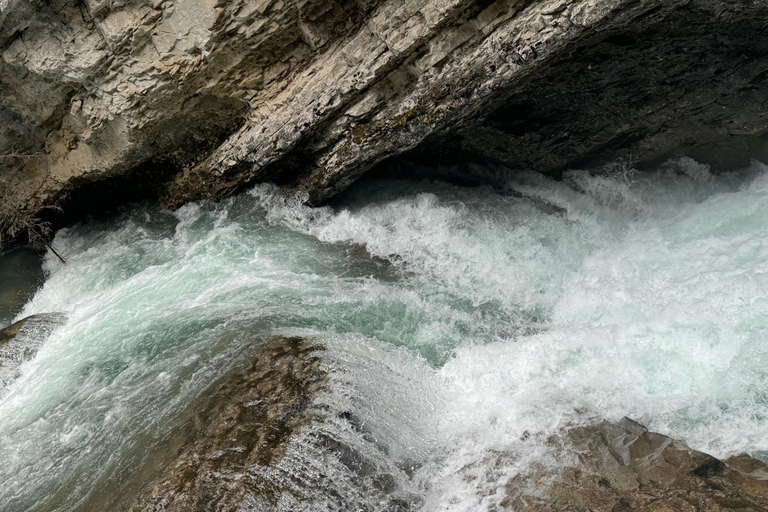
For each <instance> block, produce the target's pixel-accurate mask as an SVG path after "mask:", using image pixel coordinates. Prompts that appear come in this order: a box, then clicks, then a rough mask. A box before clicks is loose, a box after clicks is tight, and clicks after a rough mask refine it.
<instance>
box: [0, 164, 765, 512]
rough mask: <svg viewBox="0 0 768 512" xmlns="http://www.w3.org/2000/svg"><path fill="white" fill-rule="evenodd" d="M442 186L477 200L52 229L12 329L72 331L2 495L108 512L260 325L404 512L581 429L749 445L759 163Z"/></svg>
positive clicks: (133, 215) (12, 423)
mask: <svg viewBox="0 0 768 512" xmlns="http://www.w3.org/2000/svg"><path fill="white" fill-rule="evenodd" d="M417 171H418V170H416V169H413V170H412V174H418V172H417ZM452 174H454V175H455V174H461V175H474V176H480V178H481V181H482V182H483V183H486V185H483V186H474V187H468V186H460V185H456V184H452V183H451V180H450V179H447V181H446V180H440V179H434V177H432V178H423V179H411V180H405V179H400V180H396V179H389V180H383V179H382V180H369V181H366V182H364V183H361V184H359V185H357V186H356V187H355V188H354V189H353V190H352V191H350V192H349V193H347V194H346V195H345V196H344V197H343V198H341V199H340V200H339V201H338V202H337V204H335V205H334V206H333V207H324V208H309V207H306V206H303V205H302V204H301V198H295V199H286V198H285V197H283V196H282V195H281V194H280V193H279V192H278V191H277V190H276V189H275V188H274V187H272V186H269V185H260V186H257V187H256V188H254V189H253V190H251V191H250V192H248V193H245V194H242V195H240V196H238V197H234V198H230V199H228V200H226V201H222V202H221V203H218V204H212V203H207V202H202V203H194V204H189V205H187V206H184V207H183V208H181V209H180V210H178V211H177V212H173V213H172V212H168V211H163V210H161V209H158V208H156V207H153V206H148V205H136V206H130V207H127V208H125V209H124V211H123V212H122V213H120V214H118V215H114V216H111V217H108V218H102V219H99V220H92V221H89V222H86V223H82V224H79V225H76V226H74V227H71V228H67V229H64V230H61V231H60V232H59V233H57V236H56V239H55V241H54V243H55V246H56V247H57V249H58V250H59V252H60V253H62V254H64V255H66V257H67V260H68V263H67V264H66V265H63V264H61V262H59V261H58V260H57V259H56V258H55V257H53V256H51V255H49V256H48V257H47V258H46V261H45V270H46V272H47V273H48V277H47V280H46V281H45V284H44V286H43V288H42V289H41V290H40V291H39V292H38V293H37V294H36V295H35V296H34V298H33V299H32V300H31V301H30V302H29V303H28V304H27V305H26V306H25V308H24V310H23V311H22V312H21V313H20V314H19V315H18V318H21V317H23V316H27V315H30V314H35V313H43V312H58V313H63V314H65V315H66V318H67V320H66V322H65V323H64V325H62V326H61V327H59V328H57V329H56V330H55V331H54V332H53V333H52V334H51V336H50V337H49V338H48V339H47V340H46V342H45V343H44V344H43V345H42V347H41V348H40V351H39V352H38V354H37V356H36V357H35V358H34V359H33V360H32V361H29V362H28V363H25V365H24V366H23V373H22V376H21V378H19V379H18V380H17V381H15V382H14V383H13V384H12V385H11V387H10V388H9V389H7V390H5V391H3V395H2V396H0V418H2V420H1V421H0V461H1V462H2V463H1V464H0V503H6V504H8V505H7V506H8V507H10V508H8V510H10V511H14V512H15V511H32V510H34V511H49V510H50V511H53V510H57V511H59V510H61V511H69V510H77V509H78V507H86V506H91V507H93V506H95V505H94V504H100V505H102V506H103V504H108V503H110V499H112V497H114V496H115V495H118V494H120V493H121V492H124V491H125V489H126V488H127V487H126V486H128V485H129V483H128V482H130V481H131V479H132V478H133V477H134V476H135V474H136V473H137V472H138V471H139V470H140V469H141V468H142V467H143V465H144V464H145V461H146V460H147V457H148V456H149V454H150V453H151V451H152V448H153V447H154V446H155V445H157V444H158V443H159V442H161V440H162V439H163V437H164V436H165V435H166V434H167V433H168V432H169V431H170V429H171V428H172V427H173V425H174V422H175V421H176V420H177V418H178V417H179V415H180V414H182V413H183V411H185V410H187V409H188V408H189V406H190V404H192V403H194V402H195V400H196V399H197V398H198V397H200V396H201V394H203V393H204V392H205V390H206V388H207V386H208V385H210V383H211V382H213V381H214V380H215V379H216V378H218V377H220V376H221V375H223V374H225V373H226V372H227V371H228V370H229V369H231V368H233V367H234V366H235V365H237V364H238V363H239V362H240V361H242V360H243V358H244V357H246V356H247V353H248V350H249V348H252V347H253V346H254V344H256V343H258V342H259V340H264V339H266V338H267V337H269V336H270V335H274V334H291V335H294V334H295V335H303V336H313V337H316V338H318V339H319V340H321V341H323V342H324V343H325V344H326V345H327V346H328V356H327V362H326V363H325V364H326V365H327V366H328V368H329V369H333V374H334V375H336V377H334V379H335V381H334V384H333V389H334V391H333V392H332V393H331V394H330V395H328V396H326V397H324V398H323V400H327V401H329V403H330V405H329V406H332V407H336V408H338V409H339V410H342V409H343V410H353V411H354V412H355V415H356V416H357V417H359V418H361V419H360V421H362V422H363V423H364V424H365V425H366V428H367V432H368V433H369V434H370V436H372V437H373V439H375V441H376V442H375V444H376V446H377V447H378V448H376V449H373V448H371V449H370V450H371V457H372V458H376V460H379V463H380V464H381V465H382V467H383V466H387V467H388V468H389V469H387V471H389V472H390V473H391V474H394V475H396V476H395V479H396V480H397V488H398V489H399V491H398V492H402V493H404V496H406V498H403V499H408V500H411V503H413V504H415V505H414V506H418V508H421V509H423V510H457V511H459V510H491V509H493V507H494V506H495V505H496V504H498V502H499V501H500V500H501V499H502V497H503V496H502V494H501V489H502V488H503V485H504V483H505V481H507V480H508V479H509V478H511V477H512V476H514V474H516V473H517V472H519V471H524V470H525V468H526V467H527V466H528V465H530V464H531V463H532V462H534V461H536V460H543V458H542V457H544V455H543V452H544V451H546V449H545V447H544V446H543V443H539V442H538V441H537V440H540V439H544V438H546V436H547V435H549V434H551V433H556V432H558V431H559V430H560V429H561V428H563V427H566V426H572V425H577V424H588V423H591V422H594V421H596V420H599V419H609V420H613V421H615V420H618V419H619V418H621V417H623V416H630V417H632V418H634V419H636V420H638V421H640V422H642V423H644V424H645V425H647V426H648V427H649V428H651V429H652V430H655V431H658V432H661V433H664V434H668V435H670V436H672V437H675V438H678V439H682V440H684V441H685V442H687V443H688V444H689V445H690V446H691V447H693V448H696V449H699V450H703V451H706V452H709V453H712V454H713V455H715V456H719V457H724V456H728V455H731V454H737V453H742V452H748V453H752V454H755V455H757V456H761V454H762V453H763V452H764V451H766V450H768V434H766V432H767V431H768V430H766V428H765V427H766V421H768V408H767V407H768V379H767V378H766V377H768V375H767V374H768V366H766V361H768V343H766V341H768V340H766V337H767V336H768V272H767V271H768V168H767V167H766V166H764V165H763V164H760V163H758V162H754V163H753V165H752V166H751V167H750V168H748V169H745V170H743V171H741V172H738V173H730V174H727V175H715V174H712V173H710V172H709V169H708V168H707V167H706V166H704V165H701V164H698V163H696V162H694V161H692V160H690V159H680V160H676V161H672V162H668V163H667V164H665V165H664V166H662V167H661V168H660V169H658V170H656V171H653V172H643V173H639V172H635V171H634V170H633V169H631V168H628V167H626V166H622V165H616V166H615V167H614V168H613V169H612V170H611V171H610V172H608V173H607V174H603V175H590V174H589V173H587V172H582V171H570V172H568V173H566V174H565V175H564V177H563V180H561V181H554V180H551V179H549V178H546V177H544V176H541V175H538V174H535V173H522V172H518V173H511V172H509V171H507V170H505V169H501V168H492V167H479V166H467V167H464V168H460V169H453V170H447V171H446V172H445V176H447V177H448V178H450V176H451V175H452ZM488 183H490V184H488ZM313 428H322V429H330V430H333V429H334V428H336V429H337V430H338V432H337V433H336V434H334V435H338V436H344V435H347V434H344V433H343V432H342V430H343V427H341V426H334V424H329V425H325V426H316V427H313ZM349 435H352V434H349ZM350 443H352V444H354V443H358V444H360V443H363V441H359V442H358V441H354V442H353V441H350ZM300 445H301V441H300V440H298V441H297V444H296V446H300ZM382 447H383V448H382ZM359 449H360V450H367V449H368V448H363V447H362V444H360V448H359ZM377 450H378V451H377ZM373 452H376V454H374V453H373ZM302 453H304V452H302V451H301V450H298V448H297V451H296V452H295V454H294V455H295V457H294V455H291V453H289V455H288V456H287V457H286V462H285V464H290V463H291V461H294V462H295V464H297V466H296V467H299V465H300V464H309V462H307V460H305V459H301V457H302V456H306V453H305V455H301V454H302ZM498 453H506V454H508V457H507V458H508V460H509V462H508V463H507V464H506V465H504V466H503V467H501V468H500V467H499V465H498V464H496V465H495V466H494V464H489V463H487V460H488V457H489V454H498ZM292 457H294V458H292ZM302 460H304V462H301V461H302ZM484 461H486V462H484ZM377 464H378V463H377ZM469 476H471V478H469ZM339 479H340V481H342V480H343V475H339ZM350 499H352V498H350ZM355 499H357V500H359V501H361V502H364V501H365V500H366V499H367V498H366V496H365V495H360V496H357V497H356V498H355ZM289 505H290V504H287V505H286V507H289ZM369 505H370V504H369ZM254 506H255V505H254ZM323 507H324V506H323V505H320V504H316V505H315V509H316V510H323V509H324V508H323ZM372 507H373V509H376V507H375V506H372ZM256 509H258V508H255V509H254V510H256ZM310 509H311V508H310Z"/></svg>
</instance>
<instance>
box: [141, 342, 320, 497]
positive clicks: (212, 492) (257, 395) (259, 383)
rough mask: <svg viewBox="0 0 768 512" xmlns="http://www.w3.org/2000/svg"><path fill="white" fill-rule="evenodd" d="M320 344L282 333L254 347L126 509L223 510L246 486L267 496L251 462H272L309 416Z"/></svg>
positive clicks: (243, 494) (317, 380)
mask: <svg viewBox="0 0 768 512" xmlns="http://www.w3.org/2000/svg"><path fill="white" fill-rule="evenodd" d="M322 350H323V348H322V346H320V345H318V344H317V343H315V342H313V341H311V340H306V339H302V338H284V337H276V338H272V339H271V340H269V341H268V342H267V343H266V344H264V345H263V346H261V347H259V349H258V354H257V355H256V356H255V357H254V358H253V359H252V361H251V362H250V363H249V364H248V365H246V367H245V368H242V369H240V370H238V371H237V372H235V373H233V374H231V375H229V376H227V377H225V378H224V379H223V380H222V381H221V382H220V383H219V384H218V385H217V386H216V387H215V390H214V391H213V393H212V394H211V395H210V397H209V398H208V399H207V400H206V403H205V404H204V405H202V406H200V407H199V409H198V411H197V412H196V414H195V418H194V420H193V421H194V425H193V426H192V427H191V428H190V432H189V433H188V439H189V442H188V443H187V444H185V445H184V446H182V447H181V449H180V451H179V453H178V455H177V457H176V458H175V460H173V462H172V464H171V465H170V466H169V467H168V468H167V470H166V471H165V472H164V473H162V474H161V475H160V476H159V477H158V478H157V479H156V480H154V482H152V483H151V484H150V485H149V486H148V487H147V489H148V491H147V492H145V493H144V495H143V496H142V498H141V499H140V500H139V501H138V503H137V504H136V505H135V506H134V507H133V510H134V511H142V512H150V511H152V512H155V511H161V510H164V511H168V512H172V511H173V512H177V511H209V510H210V511H213V510H216V511H218V512H226V511H235V510H238V508H239V507H240V505H241V503H242V502H243V501H244V500H245V499H246V497H247V496H248V495H251V494H257V495H259V496H262V497H266V499H272V498H273V495H274V494H275V493H277V492H279V490H277V489H274V488H272V486H270V485H269V482H266V481H265V480H264V479H262V478H260V477H259V474H258V473H257V472H255V471H253V469H252V467H254V466H264V467H272V466H274V465H276V464H277V463H278V462H279V461H280V459H281V458H282V457H283V456H284V454H285V450H286V449H287V446H288V443H289V442H290V441H291V440H292V438H293V437H294V436H295V435H296V433H297V432H298V431H299V430H300V429H301V428H302V427H303V426H305V425H306V424H307V423H308V422H309V421H310V420H311V419H312V418H313V417H314V414H315V411H314V410H313V409H312V408H311V405H312V402H313V400H314V398H315V395H316V394H317V393H318V392H319V391H320V390H322V389H323V387H324V385H325V374H324V372H323V371H322V370H321V369H320V361H321V358H320V355H321V353H322Z"/></svg>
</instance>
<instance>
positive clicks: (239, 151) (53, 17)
mask: <svg viewBox="0 0 768 512" xmlns="http://www.w3.org/2000/svg"><path fill="white" fill-rule="evenodd" d="M0 51H1V52H2V58H1V59H0V120H2V122H1V123H0V198H2V200H1V201H0V236H2V238H1V239H0V245H7V244H9V243H13V242H15V241H19V240H20V239H22V238H23V237H24V236H25V234H26V233H27V232H28V229H27V228H29V227H32V228H34V227H35V226H38V225H40V224H41V223H44V222H46V221H51V222H53V223H54V226H59V225H62V224H64V223H66V222H69V221H71V220H74V219H78V218H80V217H81V216H82V215H83V214H85V213H87V212H90V211H95V210H99V209H105V208H111V207H114V206H116V205H117V204H120V203H122V202H125V201H130V200H134V199H138V198H141V197H148V196H157V197H160V198H161V199H163V200H164V201H165V203H166V204H167V205H169V206H178V205H180V204H183V203H184V202H186V201H190V200H197V199H201V198H212V199H220V198H222V197H225V196H227V195H229V194H232V193H234V192H236V191H238V190H241V189H242V188H243V187H244V186H246V185H249V184H252V183H255V182H259V181H274V182H277V183H279V184H281V185H283V186H285V187H286V189H287V190H289V191H302V192H304V193H306V195H307V197H308V202H309V203H310V204H322V203H323V202H325V201H327V200H328V199H330V198H331V197H333V196H334V195H336V194H337V193H339V192H340V191H342V190H344V189H345V188H347V187H348V186H349V185H350V184H351V183H353V182H354V181H355V180H357V179H358V178H359V177H361V176H362V175H363V174H364V173H365V172H366V171H368V170H370V169H372V168H373V167H375V166H376V165H377V164H379V163H380V162H382V161H384V160H386V159H390V158H395V157H401V158H406V159H411V160H417V161H422V162H429V163H457V162H461V161H467V160H474V161H488V162H497V163H502V164H504V165H507V166H509V167H510V168H527V169H535V170H538V171H542V172H547V173H553V174H557V173H558V172H560V171H562V170H563V169H567V168H569V167H590V166H599V165H602V164H604V163H605V162H607V161H610V160H612V159H617V158H625V159H629V158H631V159H633V160H637V161H640V162H652V161H655V160H658V159H660V158H664V157H667V156H672V155H675V154H688V155H690V156H694V157H696V158H699V159H702V160H704V161H705V162H709V163H712V164H714V165H715V166H718V167H722V168H726V167H729V166H735V165H741V164H743V163H744V162H743V160H744V159H745V158H748V157H749V156H752V157H757V158H764V157H768V146H767V145H766V133H767V130H768V124H767V123H766V118H765V113H766V107H765V105H766V104H768V4H766V3H765V2H763V1H760V0H740V1H729V0H570V1H568V0H540V1H535V0H499V1H495V2H493V1H488V0H406V1H403V0H324V1H319V0H317V1H312V0H282V1H270V0H250V1H248V0H233V1H223V0H174V1H168V0H118V1H107V0H0ZM25 229H26V231H25ZM22 241H23V240H22Z"/></svg>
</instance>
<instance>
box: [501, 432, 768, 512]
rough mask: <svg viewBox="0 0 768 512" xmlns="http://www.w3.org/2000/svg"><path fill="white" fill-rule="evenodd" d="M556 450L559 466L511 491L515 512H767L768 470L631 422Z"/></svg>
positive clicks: (538, 471) (566, 441) (523, 479)
mask: <svg viewBox="0 0 768 512" xmlns="http://www.w3.org/2000/svg"><path fill="white" fill-rule="evenodd" d="M551 442H552V443H553V444H555V445H557V448H556V449H555V451H556V456H555V458H556V460H557V461H558V464H561V466H559V467H543V466H538V467H536V468H534V469H533V470H532V471H530V472H529V473H527V474H525V475H521V476H518V477H515V478H514V479H513V480H512V481H510V482H509V483H508V485H507V487H506V490H505V492H506V498H505V500H504V501H503V502H502V503H501V504H502V507H503V508H505V509H509V510H516V511H531V512H554V511H573V512H576V511H585V512H586V511H594V512H601V511H606V512H609V511H610V512H625V511H626V512H628V511H641V512H672V511H679V512H695V511H712V512H714V511H723V512H724V511H733V510H740V511H752V512H754V511H763V510H768V468H766V465H765V464H763V463H762V462H761V461H759V460H757V459H754V458H752V457H749V456H747V455H742V456H739V457H732V458H730V459H727V460H725V461H722V460H719V459H716V458H715V457H712V456H711V455H708V454H706V453H703V452H700V451H696V450H692V449H690V448H689V447H688V446H686V445H685V444H684V443H682V442H680V441H676V440H674V439H671V438H669V437H667V436H664V435H662V434H657V433H653V432H649V431H648V430H647V429H646V428H645V427H643V426H642V425H640V424H638V423H636V422H634V421H632V420H629V419H627V418H625V419H624V420H622V421H621V422H619V423H618V424H611V423H607V422H604V423H601V424H599V425H595V426H592V427H579V428H575V429H573V430H572V431H570V432H569V433H568V434H567V435H566V436H565V437H564V438H563V439H558V440H554V439H553V440H551Z"/></svg>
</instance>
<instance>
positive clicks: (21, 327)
mask: <svg viewBox="0 0 768 512" xmlns="http://www.w3.org/2000/svg"><path fill="white" fill-rule="evenodd" d="M63 321H64V316H63V315H60V314H54V313H47V314H39V315H32V316H29V317H27V318H24V319H22V320H19V321H18V322H16V323H14V324H12V325H9V326H8V327H6V328H5V329H2V330H0V394H2V393H3V392H4V391H5V390H6V389H7V388H8V386H9V385H10V383H11V382H13V381H14V380H16V379H17V378H18V377H19V371H20V370H19V369H20V366H21V365H22V363H25V362H27V361H29V360H31V359H32V358H33V357H35V354H37V351H38V349H39V348H40V346H41V345H42V344H43V343H44V342H45V340H46V339H47V338H48V336H49V335H50V334H51V332H52V331H53V329H55V328H56V327H58V326H59V325H61V324H62V322H63Z"/></svg>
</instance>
